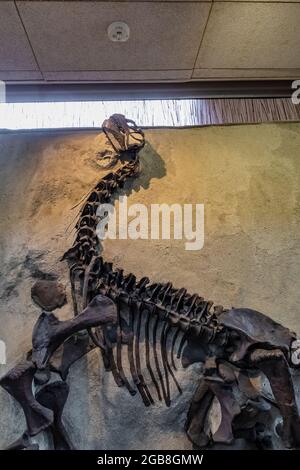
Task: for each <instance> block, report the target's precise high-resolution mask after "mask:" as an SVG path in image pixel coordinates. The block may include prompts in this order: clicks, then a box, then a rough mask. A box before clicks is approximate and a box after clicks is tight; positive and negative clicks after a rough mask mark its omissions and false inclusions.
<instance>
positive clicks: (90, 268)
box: [63, 115, 224, 406]
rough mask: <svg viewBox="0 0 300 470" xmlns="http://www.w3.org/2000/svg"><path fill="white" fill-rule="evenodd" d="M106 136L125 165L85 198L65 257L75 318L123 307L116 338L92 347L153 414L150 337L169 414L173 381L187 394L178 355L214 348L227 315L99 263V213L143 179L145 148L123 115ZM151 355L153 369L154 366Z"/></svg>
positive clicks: (155, 378)
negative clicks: (192, 345)
mask: <svg viewBox="0 0 300 470" xmlns="http://www.w3.org/2000/svg"><path fill="white" fill-rule="evenodd" d="M129 124H130V126H129ZM103 130H104V132H105V134H106V136H107V138H108V140H109V142H110V143H111V146H112V148H113V150H114V151H115V152H116V153H117V156H118V158H119V159H120V160H122V159H123V160H124V162H123V164H122V165H121V167H120V168H119V169H118V170H117V171H115V172H110V173H108V174H107V175H106V176H104V178H102V179H101V180H100V181H99V182H98V183H97V184H96V186H95V187H94V188H93V189H92V191H91V192H90V194H89V195H88V197H87V198H86V201H85V202H84V203H83V205H82V207H81V210H80V213H79V219H78V222H77V223H76V226H75V228H76V236H75V241H74V244H73V246H72V248H71V249H70V250H68V251H67V252H66V253H65V254H64V256H63V259H67V260H68V262H69V268H70V280H71V286H72V297H73V303H74V312H75V315H77V314H78V313H79V312H80V311H81V310H82V309H84V308H85V307H86V305H87V304H88V302H90V301H91V299H92V298H93V297H94V296H95V295H97V294H99V293H101V294H103V295H106V296H108V297H110V298H111V299H113V300H114V301H115V302H116V304H117V307H118V322H117V326H116V328H115V330H114V331H108V330H107V329H104V330H103V331H102V332H100V331H99V330H98V329H97V330H96V331H95V332H93V331H89V333H90V336H91V339H92V340H93V342H94V343H95V344H96V345H97V346H98V347H100V348H101V350H102V353H103V359H104V363H105V364H106V367H107V369H109V370H111V371H112V374H113V376H114V379H115V382H116V383H117V385H118V386H125V387H126V388H127V389H128V391H129V392H130V393H131V394H132V395H134V394H135V393H136V389H137V390H138V391H139V393H140V394H141V397H142V399H143V402H144V404H145V405H146V406H149V405H150V404H152V403H154V398H153V396H152V394H151V392H150V390H149V387H148V386H147V385H146V382H145V379H144V377H143V375H142V371H141V357H140V341H141V334H142V330H144V331H143V333H144V338H145V361H146V366H147V370H148V373H149V376H150V378H151V382H152V383H153V386H154V389H155V392H156V395H157V398H158V400H162V399H163V400H164V401H165V403H166V405H167V406H169V405H170V403H171V399H170V379H171V380H172V381H173V382H174V383H175V385H176V387H177V389H178V391H179V392H180V393H181V388H180V386H179V384H178V382H177V380H176V377H175V374H174V370H176V364H175V354H176V356H177V358H180V356H181V353H182V350H183V346H184V344H185V342H186V340H187V338H188V337H189V336H190V335H193V336H196V337H197V338H199V340H200V341H201V342H203V343H206V344H207V343H210V342H212V341H213V340H214V339H215V337H216V335H217V334H218V333H220V327H219V326H218V321H217V316H216V313H217V312H216V309H217V310H218V309H220V308H221V309H222V307H215V310H214V311H212V305H213V303H212V302H211V301H206V300H204V298H203V297H200V296H198V295H197V294H194V295H191V294H189V293H187V291H186V289H175V288H174V287H173V286H172V284H171V283H165V284H162V283H155V284H151V283H150V281H149V279H148V278H147V277H144V278H142V279H140V280H137V279H136V277H135V276H134V274H132V273H130V274H128V275H124V272H123V270H122V269H114V268H113V265H112V263H109V262H106V261H104V260H103V258H102V257H101V256H99V251H100V242H99V239H98V237H97V233H96V229H97V225H98V223H99V221H100V218H99V217H98V216H97V209H98V207H99V206H100V205H101V204H103V203H108V202H110V201H111V198H112V196H113V195H114V194H115V193H116V192H117V191H118V190H120V189H121V188H123V186H124V183H125V182H126V181H127V180H128V179H129V178H132V177H135V176H137V175H138V173H139V157H138V151H139V150H140V149H141V148H142V147H143V146H144V143H145V141H144V135H143V133H142V131H141V130H140V129H138V128H137V126H136V124H135V123H133V122H132V121H128V120H126V119H125V117H124V116H122V115H113V116H111V118H110V119H108V120H107V121H105V122H104V125H103ZM132 137H133V138H132ZM125 310H126V311H127V315H125V313H124V311H125ZM126 317H127V318H126ZM159 327H160V332H159ZM158 336H159V337H158ZM170 339H171V347H170V348H169V351H168V348H167V343H168V340H170ZM223 340H224V339H223ZM223 340H222V341H223ZM124 345H126V346H127V354H128V362H129V365H130V375H131V381H129V380H128V378H127V377H126V374H125V372H124V369H123V364H122V360H123V356H122V351H123V349H124ZM158 345H159V348H158ZM158 349H159V351H158ZM150 352H152V353H153V357H154V364H151V358H150ZM153 366H154V367H153ZM131 382H132V383H131Z"/></svg>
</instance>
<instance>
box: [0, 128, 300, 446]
mask: <svg viewBox="0 0 300 470" xmlns="http://www.w3.org/2000/svg"><path fill="white" fill-rule="evenodd" d="M146 140H147V144H146V146H145V148H144V149H143V150H142V152H141V162H142V172H141V175H140V177H139V178H138V179H137V180H135V181H134V182H133V183H132V184H131V183H130V184H128V185H127V187H126V189H125V191H124V194H127V195H128V198H129V199H128V202H129V204H131V203H132V204H133V203H143V204H146V205H149V204H151V203H156V204H158V203H168V204H173V203H180V204H184V203H204V205H205V243H204V247H203V249H202V250H200V251H186V250H185V246H184V243H185V241H184V240H153V241H150V240H135V241H134V240H106V241H105V242H104V246H103V248H104V252H103V255H104V257H105V258H106V259H107V260H110V261H113V262H114V264H115V265H116V266H117V267H123V268H124V269H125V271H127V272H134V273H135V274H136V275H137V277H142V276H144V275H147V276H149V277H150V278H151V279H152V280H157V281H167V280H169V281H172V282H173V284H174V285H175V286H176V287H183V286H185V287H186V288H188V290H189V291H191V292H198V293H199V294H201V295H202V296H204V297H205V298H209V299H212V300H214V301H215V303H216V304H223V305H224V306H225V307H230V306H235V307H239V306H246V307H249V308H253V309H257V310H260V311H262V312H264V313H266V314H268V315H270V316H271V317H273V318H274V319H275V320H277V321H280V322H282V323H284V324H285V325H286V326H288V327H289V328H291V329H293V330H295V331H297V332H299V331H300V322H299V314H298V312H299V304H300V302H299V301H300V285H299V279H300V237H299V233H300V231H299V229H300V159H299V149H300V124H297V123H293V124H265V125H263V124H261V125H245V126H215V127H204V128H190V129H151V130H150V129H149V130H146ZM103 144H104V136H103V134H98V133H97V132H92V131H89V132H85V131H77V132H76V131H72V132H64V131H59V132H34V131H33V132H26V133H22V132H8V133H2V134H0V250H1V252H0V260H1V270H0V272H1V278H0V339H1V340H3V341H5V343H6V348H7V364H6V365H0V375H2V374H3V373H5V372H6V370H8V369H9V368H11V367H12V366H13V365H14V364H15V363H16V361H17V360H19V359H20V358H21V357H24V353H25V352H26V351H27V350H29V349H30V347H31V345H30V342H31V332H32V328H33V325H34V323H35V321H36V319H37V317H38V315H39V313H40V311H39V308H38V307H37V306H36V305H34V304H33V302H32V300H31V297H30V289H31V286H32V285H33V283H34V282H35V280H36V279H39V278H49V277H51V276H54V275H55V276H56V275H57V276H58V278H59V280H60V282H62V283H63V284H65V285H66V287H67V290H68V299H69V302H68V304H67V305H65V306H64V307H63V308H62V309H61V310H59V311H56V314H57V315H58V316H59V318H61V319H64V318H69V317H71V316H72V309H71V301H70V290H69V284H68V272H67V267H66V265H65V263H60V262H59V261H58V260H59V258H60V256H61V254H62V253H63V252H64V251H65V250H66V249H67V248H68V247H69V246H70V245H71V243H72V240H73V238H72V237H73V232H72V226H73V224H74V219H75V218H76V215H77V213H78V209H79V207H77V208H75V209H73V210H72V209H71V208H72V207H73V206H74V204H76V203H77V202H78V201H79V200H80V199H81V198H82V197H83V196H84V195H86V193H87V192H88V191H89V190H90V188H91V187H92V186H93V185H94V184H95V183H96V181H98V180H99V179H100V178H101V177H102V176H103V175H104V174H105V173H106V171H104V170H102V169H101V168H100V166H99V164H98V163H99V161H98V159H97V152H98V151H99V150H101V147H102V146H103ZM116 205H118V203H116ZM70 224H71V225H70ZM69 226H70V227H69ZM197 371H198V366H195V367H193V368H191V369H189V370H182V369H181V368H179V370H178V372H177V376H178V379H179V381H180V384H181V385H182V387H183V389H184V394H183V395H182V396H178V394H177V392H176V390H175V389H174V390H173V401H172V406H171V407H170V408H166V407H165V406H164V405H162V404H157V405H156V406H155V407H150V408H147V409H146V408H144V406H143V404H142V402H141V400H140V398H139V397H138V396H136V397H131V396H129V394H128V392H127V391H126V390H123V389H118V388H117V387H116V385H115V384H114V381H113V379H112V377H111V374H109V373H107V372H105V371H104V369H103V365H102V360H101V358H100V357H99V354H98V352H97V351H94V352H92V353H91V354H90V355H89V356H87V357H85V358H83V359H82V360H80V361H79V362H78V363H77V364H76V365H75V366H74V367H73V368H72V370H71V373H70V376H69V378H68V382H69V384H70V396H69V399H68V402H67V405H66V408H65V413H64V421H65V424H66V427H67V429H68V430H69V431H70V434H71V436H72V439H73V441H74V443H75V445H76V447H77V448H80V449H94V448H97V449H114V448H118V449H131V448H140V449H147V448H155V449H189V448H191V444H190V442H189V441H188V440H187V438H186V436H185V433H184V431H183V425H184V420H185V415H186V412H187V408H188V403H189V400H190V398H191V396H192V393H193V390H194V388H195V385H196V383H197V374H198V372H197ZM0 410H1V411H0V448H4V447H5V446H7V445H8V444H9V443H10V442H12V441H13V440H14V439H15V438H17V437H18V436H19V435H20V433H21V431H22V430H23V428H24V426H25V424H24V420H23V416H22V412H21V410H20V408H19V406H18V404H16V403H15V402H14V400H13V399H12V398H10V397H9V395H8V394H7V393H6V392H5V391H4V390H2V389H1V390H0ZM46 440H47V435H46V434H45V435H42V436H39V437H38V438H37V441H39V442H40V444H41V447H45V446H46V445H47V442H46ZM42 441H43V442H42Z"/></svg>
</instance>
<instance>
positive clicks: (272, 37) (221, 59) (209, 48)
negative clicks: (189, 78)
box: [196, 2, 300, 74]
mask: <svg viewBox="0 0 300 470" xmlns="http://www.w3.org/2000/svg"><path fill="white" fill-rule="evenodd" d="M299 25H300V3H256V2H251V3H250V2H249V3H245V2H222V3H220V2H218V3H214V4H213V7H212V12H211V15H210V19H209V22H208V25H207V28H206V32H205V36H204V39H203V42H202V46H201V50H200V54H199V57H198V59H197V63H196V68H198V69H199V68H224V69H230V68H232V69H241V68H247V69H256V68H265V69H266V68H274V69H285V68H299V67H300V26H299ZM275 73H276V72H275V71H274V74H275Z"/></svg>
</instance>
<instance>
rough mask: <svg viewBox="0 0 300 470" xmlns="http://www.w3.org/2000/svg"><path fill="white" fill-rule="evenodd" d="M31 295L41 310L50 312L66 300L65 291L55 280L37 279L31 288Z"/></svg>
mask: <svg viewBox="0 0 300 470" xmlns="http://www.w3.org/2000/svg"><path fill="white" fill-rule="evenodd" d="M31 297H32V299H33V300H34V302H35V303H36V304H37V305H39V307H41V308H42V309H43V310H47V311H48V312H52V310H55V309H56V308H60V307H62V306H63V305H64V304H65V303H66V302H67V297H66V291H65V288H64V286H63V285H62V284H59V283H58V282H56V281H48V280H44V279H41V280H38V281H36V283H35V284H34V285H33V287H32V289H31Z"/></svg>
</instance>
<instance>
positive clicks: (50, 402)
mask: <svg viewBox="0 0 300 470" xmlns="http://www.w3.org/2000/svg"><path fill="white" fill-rule="evenodd" d="M68 394H69V386H68V384H67V383H66V382H52V383H51V384H49V385H46V386H45V387H43V388H42V389H41V390H40V391H39V392H38V393H37V394H36V399H37V401H38V402H39V403H41V405H43V406H44V407H45V408H48V409H49V410H52V411H53V416H54V420H53V424H52V425H51V427H50V429H51V432H52V436H53V443H54V449H55V450H72V449H74V446H73V444H72V442H71V440H70V438H69V436H68V433H67V431H66V429H65V427H64V425H63V422H62V413H63V409H64V406H65V403H66V401H67V398H68Z"/></svg>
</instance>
